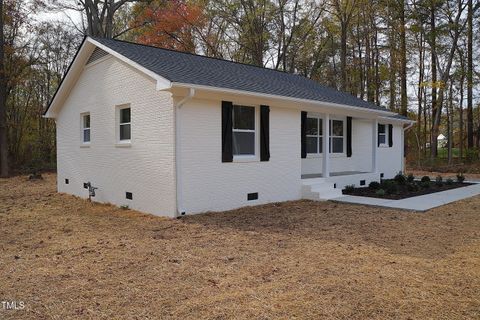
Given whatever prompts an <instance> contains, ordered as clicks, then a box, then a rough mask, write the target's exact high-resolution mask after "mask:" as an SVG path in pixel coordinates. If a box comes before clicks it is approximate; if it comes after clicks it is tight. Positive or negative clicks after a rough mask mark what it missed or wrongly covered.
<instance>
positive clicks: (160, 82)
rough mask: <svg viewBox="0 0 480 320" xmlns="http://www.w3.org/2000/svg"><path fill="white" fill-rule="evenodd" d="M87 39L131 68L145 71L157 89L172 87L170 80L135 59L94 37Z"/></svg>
mask: <svg viewBox="0 0 480 320" xmlns="http://www.w3.org/2000/svg"><path fill="white" fill-rule="evenodd" d="M87 41H88V42H90V43H92V44H94V45H96V46H97V47H99V48H100V49H102V50H103V51H106V52H108V53H109V54H111V55H112V56H114V57H115V58H117V59H119V60H121V61H123V62H125V63H126V64H128V65H130V66H132V67H133V68H135V69H137V70H139V71H141V72H143V73H145V74H146V75H148V76H149V77H151V78H152V79H154V80H156V81H157V85H156V89H157V90H165V89H169V88H171V87H172V83H171V82H170V80H168V79H166V78H164V77H162V76H160V75H158V74H156V73H155V72H153V71H150V70H148V69H147V68H145V67H142V66H141V65H139V64H138V63H136V62H135V61H132V60H130V59H128V58H127V57H125V56H123V55H121V54H120V53H118V52H116V51H115V50H113V49H110V48H109V47H107V46H105V45H103V44H101V43H100V42H98V41H95V40H94V39H92V38H90V37H89V38H87Z"/></svg>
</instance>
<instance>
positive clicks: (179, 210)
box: [174, 88, 195, 218]
mask: <svg viewBox="0 0 480 320" xmlns="http://www.w3.org/2000/svg"><path fill="white" fill-rule="evenodd" d="M194 95H195V89H193V88H189V91H188V94H187V95H186V96H185V98H183V99H182V100H180V101H179V102H178V103H177V104H176V105H175V106H174V108H175V175H176V200H177V201H176V202H177V208H176V212H175V218H178V217H179V216H182V215H184V214H185V211H184V210H183V208H182V179H181V178H182V174H181V168H182V166H181V159H182V158H181V152H180V151H181V148H180V147H181V141H180V140H181V139H180V133H181V130H180V128H181V127H180V125H181V121H180V109H181V108H182V106H183V105H184V104H185V103H187V102H188V101H189V100H190V99H192V98H193V96H194Z"/></svg>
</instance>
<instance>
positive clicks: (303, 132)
mask: <svg viewBox="0 0 480 320" xmlns="http://www.w3.org/2000/svg"><path fill="white" fill-rule="evenodd" d="M301 121H302V124H301V129H300V131H301V135H302V139H301V143H302V159H305V158H306V157H307V112H306V111H302V120H301Z"/></svg>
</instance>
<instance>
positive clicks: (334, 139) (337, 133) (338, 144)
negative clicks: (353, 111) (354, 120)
mask: <svg viewBox="0 0 480 320" xmlns="http://www.w3.org/2000/svg"><path fill="white" fill-rule="evenodd" d="M344 149H345V121H343V120H336V119H332V120H330V152H331V153H344Z"/></svg>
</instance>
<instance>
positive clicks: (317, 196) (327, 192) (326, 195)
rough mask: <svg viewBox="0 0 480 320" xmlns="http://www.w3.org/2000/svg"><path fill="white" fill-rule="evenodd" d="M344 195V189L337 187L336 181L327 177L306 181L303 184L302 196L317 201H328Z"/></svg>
mask: <svg viewBox="0 0 480 320" xmlns="http://www.w3.org/2000/svg"><path fill="white" fill-rule="evenodd" d="M341 196H343V194H342V190H341V189H339V188H335V183H333V182H329V181H327V180H326V179H315V181H314V182H313V181H308V182H304V183H303V185H302V198H303V199H309V200H316V201H326V200H331V199H336V198H339V197H341Z"/></svg>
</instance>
